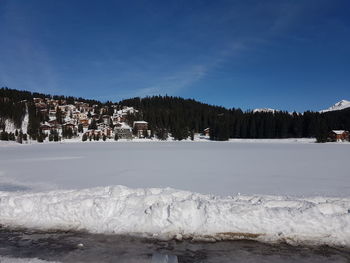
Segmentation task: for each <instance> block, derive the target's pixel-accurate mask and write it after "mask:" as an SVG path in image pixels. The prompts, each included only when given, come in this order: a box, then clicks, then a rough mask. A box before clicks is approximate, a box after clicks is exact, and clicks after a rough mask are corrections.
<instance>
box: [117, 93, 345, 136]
mask: <svg viewBox="0 0 350 263" xmlns="http://www.w3.org/2000/svg"><path fill="white" fill-rule="evenodd" d="M120 104H121V105H125V106H126V105H127V106H133V107H135V108H137V109H139V110H140V113H139V115H140V116H135V117H136V118H138V119H144V120H146V121H148V122H149V126H150V128H151V130H153V131H155V132H157V131H159V130H167V131H168V132H170V133H171V134H172V135H173V136H174V138H175V139H178V140H181V139H184V138H187V137H188V136H192V134H193V133H198V132H202V131H203V130H204V129H205V128H208V127H209V128H210V137H211V139H213V140H227V139H229V138H303V137H317V138H318V139H319V140H320V141H323V140H324V137H327V135H328V132H329V131H330V130H332V129H345V130H349V129H350V110H343V111H335V112H328V113H323V114H320V113H318V112H310V111H307V112H304V113H303V114H300V113H295V112H294V113H292V114H290V113H288V112H283V111H279V112H275V113H272V112H255V113H253V112H251V111H248V112H243V111H242V110H241V109H234V108H233V109H226V108H223V107H218V106H212V105H208V104H204V103H200V102H197V101H195V100H191V99H182V98H178V97H169V96H165V97H162V96H154V97H146V98H143V99H141V98H133V99H127V100H123V101H121V102H120Z"/></svg>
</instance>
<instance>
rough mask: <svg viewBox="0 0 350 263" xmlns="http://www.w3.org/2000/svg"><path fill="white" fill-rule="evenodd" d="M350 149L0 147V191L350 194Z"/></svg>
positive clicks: (294, 145)
mask: <svg viewBox="0 0 350 263" xmlns="http://www.w3.org/2000/svg"><path fill="white" fill-rule="evenodd" d="M349 155H350V145H349V144H315V143H303V142H291V141H287V142H286V143H273V142H268V141H267V142H262V143H256V142H247V143H245V142H229V143H227V142H222V143H220V142H205V143H204V142H203V143H199V142H198V143H196V142H165V143H164V142H147V143H135V142H125V143H122V142H117V143H115V142H110V143H108V142H105V143H104V142H97V143H69V144H57V143H55V144H54V143H53V144H37V145H18V144H16V145H12V146H7V147H6V146H4V147H0V190H2V191H6V190H16V189H19V190H21V189H26V190H34V191H37V190H55V189H82V188H90V187H97V186H110V185H125V186H127V187H138V188H140V187H142V188H144V187H171V188H175V189H181V190H188V191H194V192H199V193H207V194H216V195H222V196H226V195H235V194H238V193H241V194H268V195H298V196H317V195H321V196H336V197H339V196H342V197H348V196H350V176H349V174H350V172H349V171H350V162H349V161H348V159H349Z"/></svg>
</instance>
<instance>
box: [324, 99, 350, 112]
mask: <svg viewBox="0 0 350 263" xmlns="http://www.w3.org/2000/svg"><path fill="white" fill-rule="evenodd" d="M349 107H350V101H348V100H341V101H339V102H337V103H336V104H334V105H333V106H331V107H329V108H328V109H326V110H321V111H320V113H323V112H328V111H336V110H343V109H346V108H349Z"/></svg>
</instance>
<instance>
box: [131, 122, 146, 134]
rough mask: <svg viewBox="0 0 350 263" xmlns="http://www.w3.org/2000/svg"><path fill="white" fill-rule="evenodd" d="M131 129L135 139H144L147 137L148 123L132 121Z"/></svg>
mask: <svg viewBox="0 0 350 263" xmlns="http://www.w3.org/2000/svg"><path fill="white" fill-rule="evenodd" d="M133 129H134V132H135V133H136V135H137V137H139V138H145V137H146V136H147V135H148V122H147V121H134V125H133Z"/></svg>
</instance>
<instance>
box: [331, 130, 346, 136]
mask: <svg viewBox="0 0 350 263" xmlns="http://www.w3.org/2000/svg"><path fill="white" fill-rule="evenodd" d="M332 132H334V133H335V134H338V135H341V134H343V133H344V132H346V131H345V130H332Z"/></svg>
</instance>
